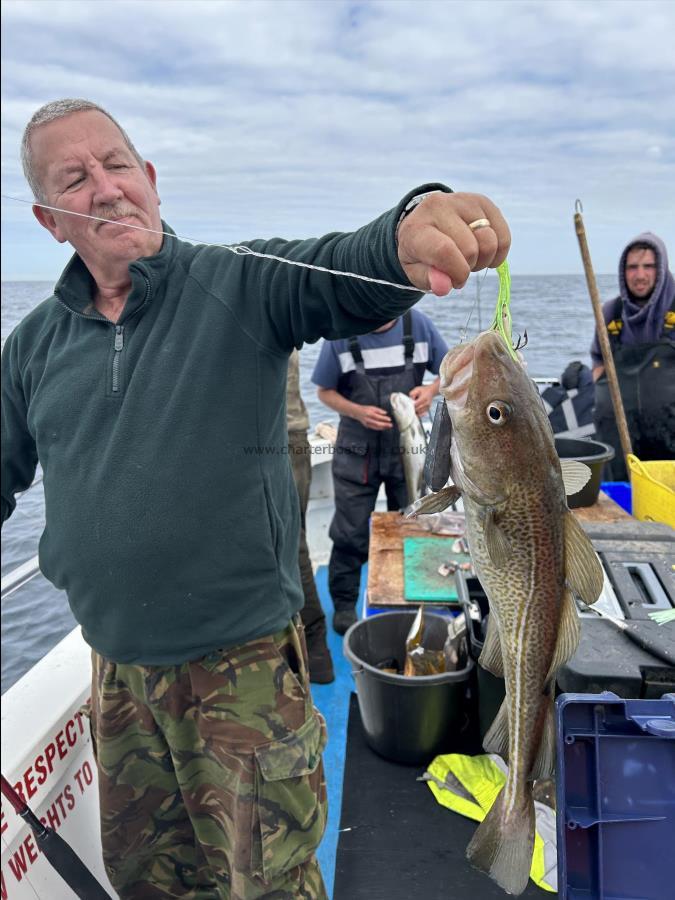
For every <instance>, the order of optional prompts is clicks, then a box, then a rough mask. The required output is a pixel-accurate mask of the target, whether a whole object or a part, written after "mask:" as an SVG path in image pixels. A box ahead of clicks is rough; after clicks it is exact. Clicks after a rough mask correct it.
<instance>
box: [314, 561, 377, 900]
mask: <svg viewBox="0 0 675 900" xmlns="http://www.w3.org/2000/svg"><path fill="white" fill-rule="evenodd" d="M367 576H368V567H367V566H364V567H363V571H362V573H361V592H360V596H359V602H358V606H357V613H358V615H359V617H360V616H361V615H362V614H363V603H364V594H365V585H366V581H367ZM315 580H316V586H317V590H318V592H319V597H320V599H321V605H322V607H323V610H324V612H325V613H326V625H327V631H328V646H329V648H330V652H331V655H332V657H333V665H334V667H335V681H334V682H333V683H332V684H313V685H312V695H313V697H314V704H315V705H316V706H317V708H318V709H319V710H320V711H321V713H322V714H323V716H324V718H325V719H326V724H327V728H328V744H327V745H326V749H325V751H324V757H323V759H324V768H325V772H326V783H327V787H328V824H327V826H326V832H325V834H324V838H323V841H322V842H321V846H320V847H319V853H318V856H319V862H320V864H321V871H322V872H323V876H324V880H325V882H326V888H327V889H328V896H329V897H332V896H333V885H334V881H335V860H336V856H337V845H338V837H339V828H340V811H341V806H342V781H343V777H344V770H345V758H346V747H347V722H348V718H349V699H350V695H351V692H352V691H353V690H354V681H353V678H352V674H351V667H350V665H349V662H348V661H347V658H346V657H345V655H344V653H343V652H342V640H343V638H342V636H341V635H339V634H337V633H336V632H335V631H333V627H332V620H333V605H332V602H331V599H330V594H329V593H328V568H327V566H319V568H318V569H317V571H316V575H315Z"/></svg>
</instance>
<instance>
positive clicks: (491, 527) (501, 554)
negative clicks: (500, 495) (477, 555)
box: [484, 508, 512, 566]
mask: <svg viewBox="0 0 675 900" xmlns="http://www.w3.org/2000/svg"><path fill="white" fill-rule="evenodd" d="M495 519H496V514H495V511H494V509H492V508H488V510H487V512H486V513H485V529H484V530H485V546H486V548H487V552H488V553H489V555H490V559H491V560H492V562H493V564H494V565H495V566H505V565H506V564H507V562H508V561H509V559H510V557H511V553H512V549H511V544H510V543H509V539H508V538H507V537H506V535H505V534H504V532H503V531H502V529H501V528H500V527H499V525H498V524H497V522H496V521H495Z"/></svg>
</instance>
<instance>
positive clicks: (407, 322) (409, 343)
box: [403, 310, 415, 369]
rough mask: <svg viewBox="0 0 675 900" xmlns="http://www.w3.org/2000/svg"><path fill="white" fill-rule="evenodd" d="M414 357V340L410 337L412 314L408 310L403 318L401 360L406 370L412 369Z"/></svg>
mask: <svg viewBox="0 0 675 900" xmlns="http://www.w3.org/2000/svg"><path fill="white" fill-rule="evenodd" d="M414 355H415V339H414V338H413V335H412V313H411V312H410V310H408V311H407V312H406V313H405V314H404V316H403V358H404V359H405V367H406V369H411V368H412V362H413V356H414Z"/></svg>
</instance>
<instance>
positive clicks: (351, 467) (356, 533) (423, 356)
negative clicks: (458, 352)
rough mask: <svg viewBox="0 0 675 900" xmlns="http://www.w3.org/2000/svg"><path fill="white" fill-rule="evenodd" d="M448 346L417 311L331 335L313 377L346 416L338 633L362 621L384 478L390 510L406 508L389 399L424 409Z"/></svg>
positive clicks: (336, 530)
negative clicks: (369, 328) (372, 528)
mask: <svg viewBox="0 0 675 900" xmlns="http://www.w3.org/2000/svg"><path fill="white" fill-rule="evenodd" d="M447 350H448V348H447V345H446V343H445V341H444V340H443V338H442V337H441V336H440V334H439V333H438V331H437V329H436V327H435V325H434V324H433V322H432V321H431V319H429V318H428V317H427V316H425V315H424V313H421V312H419V310H410V311H409V312H407V313H406V314H405V315H404V316H403V317H402V318H399V319H396V320H394V321H392V322H387V324H386V325H383V326H382V327H381V328H378V329H377V330H376V331H374V332H373V333H372V334H368V335H365V336H364V337H362V338H358V339H357V338H355V337H353V338H350V339H349V340H338V341H326V342H325V343H324V345H323V347H322V348H321V354H320V355H319V359H318V361H317V364H316V367H315V369H314V373H313V375H312V381H313V382H314V383H315V384H316V385H318V395H319V399H320V400H321V402H322V403H325V404H326V406H328V407H329V408H330V409H333V410H335V411H336V412H338V413H339V414H340V425H339V428H338V436H337V441H336V444H335V455H334V457H333V486H334V490H335V515H334V517H333V521H332V522H331V526H330V530H329V535H330V538H331V540H332V541H333V549H332V551H331V557H330V562H329V564H328V586H329V589H330V593H331V597H332V598H333V605H334V607H335V615H334V617H333V627H334V628H335V630H336V631H337V633H338V634H344V633H345V631H347V629H348V628H349V626H350V625H352V624H353V623H354V622H355V621H356V602H357V600H358V596H359V588H360V583H361V566H362V565H363V563H364V562H366V560H367V559H368V522H369V519H370V514H371V513H372V511H373V509H374V507H375V501H376V499H377V494H378V491H379V489H380V485H381V484H382V483H383V482H384V486H385V490H386V493H387V508H388V509H390V510H393V509H401V508H402V507H404V506H406V504H407V502H408V494H407V488H406V482H405V475H404V472H403V463H402V460H401V454H400V450H399V435H398V429H397V428H396V426H395V424H394V423H393V421H392V417H391V404H390V401H389V397H390V396H391V394H392V393H393V392H395V391H400V392H401V393H404V394H409V395H410V396H411V397H412V399H413V400H414V401H415V410H416V412H417V415H418V416H422V415H425V414H426V413H427V412H428V411H429V408H430V406H431V402H432V400H433V398H434V397H435V395H436V394H437V392H438V386H439V379H438V378H436V379H435V380H434V381H433V382H432V383H431V384H428V385H423V384H422V381H423V379H424V373H425V371H427V370H428V371H430V372H432V373H433V374H434V375H437V374H438V370H439V367H440V364H441V361H442V359H443V357H444V356H445V354H446V353H447Z"/></svg>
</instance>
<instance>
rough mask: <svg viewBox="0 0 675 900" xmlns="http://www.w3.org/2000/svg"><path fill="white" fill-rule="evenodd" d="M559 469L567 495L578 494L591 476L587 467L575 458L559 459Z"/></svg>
mask: <svg viewBox="0 0 675 900" xmlns="http://www.w3.org/2000/svg"><path fill="white" fill-rule="evenodd" d="M560 469H561V471H562V479H563V484H564V485H565V493H566V494H567V496H568V497H571V496H572V495H573V494H578V493H579V491H580V490H581V489H582V487H584V486H585V485H586V484H587V483H588V481H589V480H590V477H591V470H590V469H589V467H588V466H587V465H585V464H584V463H582V462H579V460H577V459H561V460H560Z"/></svg>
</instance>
